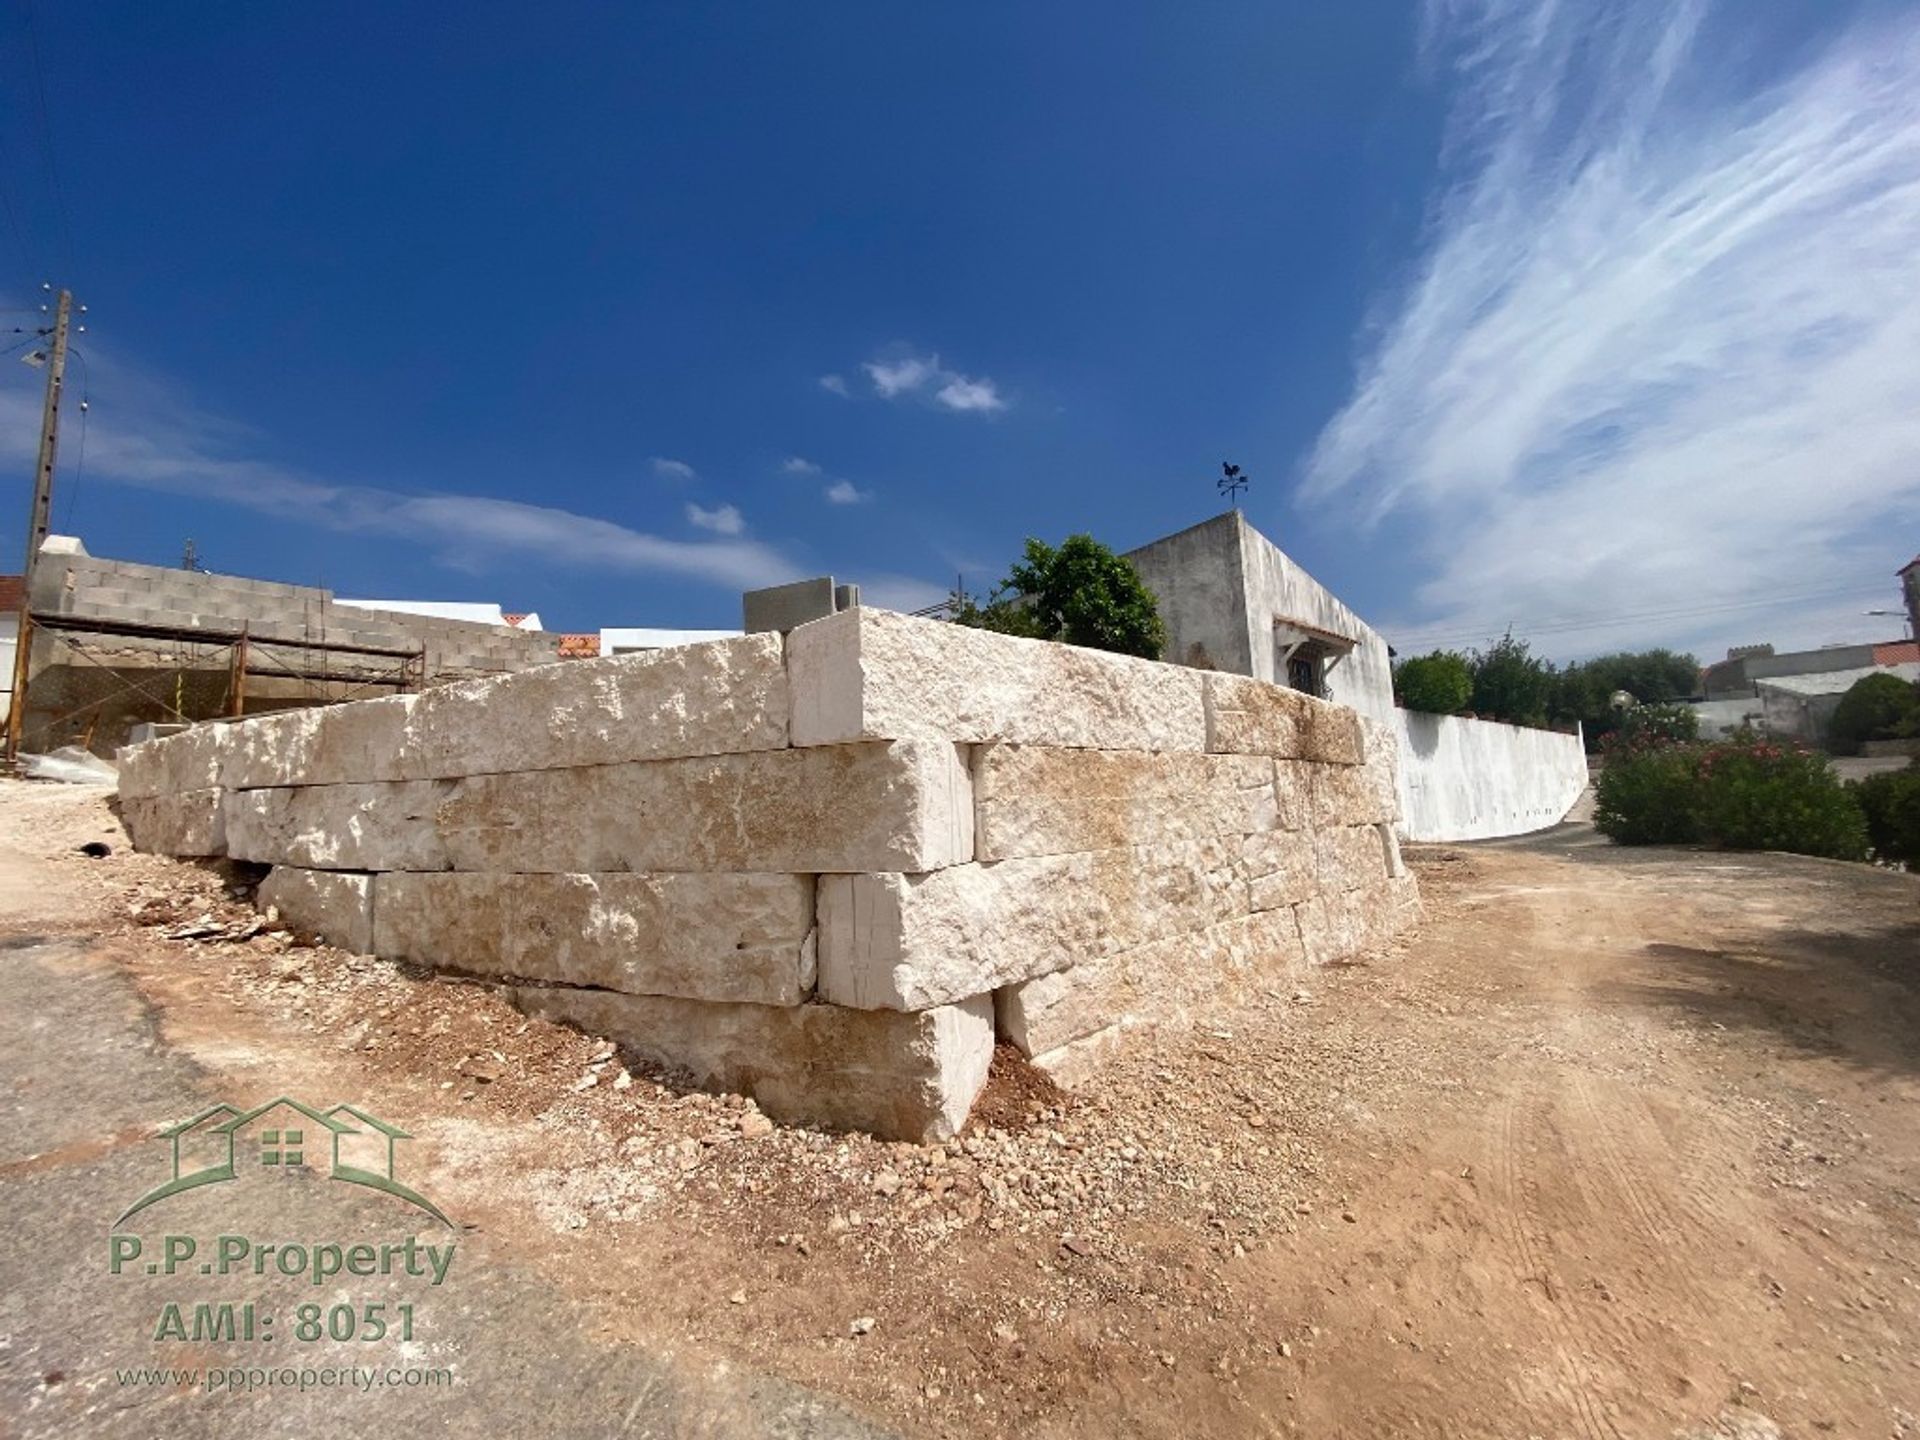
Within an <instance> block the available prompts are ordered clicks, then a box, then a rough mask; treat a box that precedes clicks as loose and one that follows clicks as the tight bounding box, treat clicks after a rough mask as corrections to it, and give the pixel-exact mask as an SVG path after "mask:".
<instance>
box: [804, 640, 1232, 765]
mask: <svg viewBox="0 0 1920 1440" xmlns="http://www.w3.org/2000/svg"><path fill="white" fill-rule="evenodd" d="M787 669H788V674H789V676H790V678H791V680H792V684H793V743H794V744H795V745H831V744H837V743H841V742H845V741H849V740H863V739H895V738H911V737H926V738H933V737H938V738H941V739H946V740H956V741H960V742H963V743H970V744H971V743H985V742H988V741H996V740H997V741H1007V742H1011V743H1015V744H1028V745H1055V746H1061V747H1066V748H1074V749H1093V750H1193V751H1204V750H1205V749H1206V738H1207V737H1206V729H1207V726H1206V713H1205V707H1204V703H1203V700H1202V695H1201V684H1202V677H1201V675H1200V673H1199V672H1198V671H1193V670H1187V669H1183V668H1182V667H1180V666H1177V665H1162V664H1159V663H1157V662H1155V661H1151V660H1136V659H1133V658H1131V657H1128V656H1124V655H1109V654H1107V653H1105V652H1103V651H1099V650H1083V649H1080V648H1079V647H1077V646H1072V645H1058V644H1054V643H1052V642H1050V641H1045V640H1023V639H1019V638H1016V637H1013V636H1007V635H996V634H993V633H991V632H988V631H984V630H973V629H969V628H967V627H966V626H963V625H951V624H947V623H944V622H942V621H937V620H917V619H914V618H912V617H911V616H907V615H896V614H894V613H892V612H891V611H886V610H869V609H858V610H849V611H846V612H845V613H843V614H839V615H835V616H832V617H831V618H829V619H825V620H816V621H814V622H813V623H811V624H808V625H802V626H801V627H800V628H799V629H797V630H795V631H794V632H793V633H792V634H791V635H789V636H788V637H787Z"/></svg>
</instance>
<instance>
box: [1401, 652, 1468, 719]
mask: <svg viewBox="0 0 1920 1440" xmlns="http://www.w3.org/2000/svg"><path fill="white" fill-rule="evenodd" d="M1393 689H1394V693H1395V694H1396V695H1398V696H1399V697H1400V703H1401V704H1402V705H1405V706H1406V707H1407V709H1409V710H1424V711H1426V712H1427V713H1428V714H1430V715H1457V714H1458V713H1459V712H1460V711H1462V710H1464V709H1466V708H1467V702H1468V701H1469V700H1471V699H1472V698H1473V670H1472V668H1471V667H1470V666H1469V665H1468V664H1467V657H1466V656H1464V655H1457V654H1455V653H1454V652H1453V651H1451V650H1436V651H1434V652H1433V653H1432V654H1431V655H1415V656H1414V657H1413V658H1412V659H1410V660H1403V661H1401V662H1400V665H1399V667H1398V668H1397V669H1395V670H1394V672H1393Z"/></svg>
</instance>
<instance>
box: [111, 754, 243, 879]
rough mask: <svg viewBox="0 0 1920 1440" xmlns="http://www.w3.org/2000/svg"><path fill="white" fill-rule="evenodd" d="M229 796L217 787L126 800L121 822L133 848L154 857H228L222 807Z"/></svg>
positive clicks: (121, 810) (224, 816)
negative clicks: (223, 801) (225, 798)
mask: <svg viewBox="0 0 1920 1440" xmlns="http://www.w3.org/2000/svg"><path fill="white" fill-rule="evenodd" d="M151 743H154V744H158V743H160V742H158V741H154V742H151ZM225 795H226V792H225V791H223V790H220V789H217V788H214V789H202V790H182V791H179V792H178V793H176V794H171V795H143V796H137V797H134V798H131V799H125V798H123V799H122V800H121V801H120V823H121V824H123V825H125V826H126V827H127V838H128V839H129V840H131V841H132V842H133V848H134V849H136V850H143V851H145V852H147V853H148V854H151V855H185V856H194V857H206V856H215V855H225V854H227V853H228V852H227V826H226V814H225V811H224V809H223V807H222V804H221V802H222V800H223V799H224V797H225Z"/></svg>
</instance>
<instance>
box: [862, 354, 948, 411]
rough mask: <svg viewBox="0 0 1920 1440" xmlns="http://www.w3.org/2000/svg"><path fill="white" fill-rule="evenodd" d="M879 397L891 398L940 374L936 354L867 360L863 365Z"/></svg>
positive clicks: (911, 390)
mask: <svg viewBox="0 0 1920 1440" xmlns="http://www.w3.org/2000/svg"><path fill="white" fill-rule="evenodd" d="M861 368H862V369H864V370H865V371H866V372H867V374H868V376H869V377H870V378H871V379H872V380H873V388H874V389H875V390H877V391H879V392H880V398H881V399H883V400H891V399H893V397H894V396H896V395H906V394H910V393H911V392H913V391H915V390H918V389H920V388H921V387H922V386H924V385H925V384H926V383H927V382H928V381H930V380H934V379H936V378H938V376H939V374H940V357H939V356H938V355H926V356H921V355H909V356H907V357H906V358H905V359H902V360H869V361H868V362H867V363H866V364H865V365H864V366H862V367H861Z"/></svg>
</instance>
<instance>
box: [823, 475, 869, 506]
mask: <svg viewBox="0 0 1920 1440" xmlns="http://www.w3.org/2000/svg"><path fill="white" fill-rule="evenodd" d="M824 493H825V495H826V497H827V503H828V504H829V505H858V504H861V503H862V502H863V501H867V500H871V499H872V498H873V492H872V491H871V490H862V489H861V488H860V487H859V486H858V485H855V484H854V483H853V482H852V481H851V480H836V481H834V482H833V483H832V484H831V485H829V486H827V488H826V490H825V492H824Z"/></svg>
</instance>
